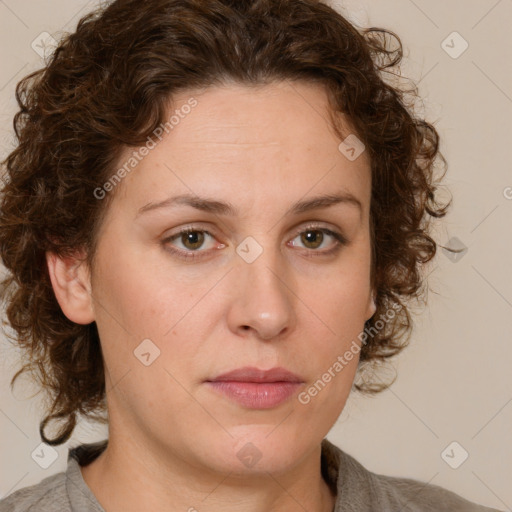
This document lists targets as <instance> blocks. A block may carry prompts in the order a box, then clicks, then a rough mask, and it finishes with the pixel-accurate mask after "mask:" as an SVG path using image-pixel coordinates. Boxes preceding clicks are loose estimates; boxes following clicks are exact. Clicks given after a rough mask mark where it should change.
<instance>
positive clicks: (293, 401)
mask: <svg viewBox="0 0 512 512" xmlns="http://www.w3.org/2000/svg"><path fill="white" fill-rule="evenodd" d="M174 100H175V101H174V103H173V107H172V112H171V114H172V113H174V110H176V109H177V110H178V111H179V114H180V115H178V116H177V117H175V118H173V120H172V130H171V129H169V130H168V133H165V132H164V134H165V137H164V136H162V137H161V139H162V140H161V141H160V140H159V138H157V137H153V140H154V141H155V142H157V143H156V144H155V145H153V144H150V146H151V148H152V149H150V150H149V151H148V152H147V154H146V155H145V156H143V157H141V152H140V151H139V153H138V155H139V157H140V162H139V163H138V164H137V166H136V167H135V168H134V169H133V170H131V171H130V172H129V173H126V176H124V177H123V180H122V182H121V183H119V184H118V185H117V189H116V193H115V197H114V198H113V202H112V204H111V206H110V207H109V210H108V212H107V216H106V219H105V221H104V223H103V225H102V229H101V230H100V233H99V243H98V249H97V253H96V264H95V266H94V268H93V271H92V276H91V290H92V296H93V297H94V301H93V303H92V308H93V310H94V320H95V321H96V323H97V326H98V330H99V334H100V339H101V345H102V350H103V354H104V359H105V363H106V367H107V375H106V382H107V401H108V407H109V417H110V430H111V433H113V432H119V433H122V434H123V435H125V436H130V438H132V439H135V440H137V442H140V443H143V444H144V445H145V446H148V447H149V449H150V450H152V452H153V453H154V454H157V456H158V457H165V456H167V455H169V454H173V456H175V457H179V458H180V459H181V460H184V461H187V462H189V463H190V464H191V465H193V466H197V467H202V468H210V469H211V470H215V471H221V472H228V471H235V472H240V473H243V472H257V471H262V472H263V471H277V472H278V471H284V470H286V469H287V468H291V467H292V466H293V465H294V464H296V462H297V461H298V460H300V459H301V458H302V457H304V456H305V455H306V454H308V453H311V452H312V450H314V449H315V448H317V447H318V445H319V444H320V442H321V440H322V439H323V438H324V437H325V435H326V434H327V432H328V431H329V430H330V428H331V427H332V425H333V424H334V423H335V421H336V419H337V418H338V416H339V414H340V413H341V411H342V409H343V406H344V404H345V401H346V399H347V396H348V394H349V392H350V389H351V385H352V381H353V378H354V375H355V371H356V368H357V361H358V358H357V355H356V356H354V357H353V359H352V360H351V361H347V362H346V364H344V365H343V368H342V370H339V366H338V367H337V368H338V371H336V370H333V367H334V365H335V363H336V362H337V361H339V360H338V356H342V355H343V354H344V353H345V351H347V350H348V349H349V348H350V347H351V346H353V344H354V340H356V341H357V336H358V334H359V333H360V332H361V331H362V330H363V328H364V323H365V321H366V320H367V319H368V318H370V317H371V316H372V314H373V313H374V311H375V310H374V307H373V302H372V298H371V289H370V254H371V246H370V231H369V207H370V190H371V181H370V180H371V177H370V167H369V162H368V160H367V158H366V155H365V154H364V153H363V154H362V155H361V156H360V157H359V158H357V159H355V160H353V159H349V158H347V157H346V156H345V154H344V153H343V152H341V151H340V150H339V149H338V146H339V144H340V142H341V141H340V140H339V139H338V138H337V137H336V135H335V134H334V132H333V130H332V128H331V126H330V124H329V121H328V114H327V112H328V111H327V108H328V107H327V96H326V92H325V90H324V89H323V88H322V87H321V86H320V85H315V84H309V83H295V84H294V85H293V86H291V85H289V84H287V83H285V82H282V83H274V84H272V85H265V86H261V87H257V88H254V87H253V88H251V87H247V86H241V85H227V86H223V87H215V88H213V87H212V88H208V89H205V90H202V91H195V92H187V93H181V94H179V95H177V96H176V97H175V98H174ZM187 104H188V105H191V108H190V109H189V108H187V107H183V106H184V105H187ZM171 114H170V115H171ZM345 126H346V127H347V128H346V132H347V133H351V132H350V129H349V128H348V125H345ZM153 146H154V147H153ZM133 151H134V150H133V149H131V150H130V151H127V152H126V155H125V158H124V159H122V160H121V161H120V162H119V168H121V167H122V166H123V165H124V164H125V163H126V162H128V160H129V158H130V157H132V156H133ZM143 152H144V153H145V151H143ZM127 168H128V167H127ZM183 195H188V196H190V198H191V200H190V199H189V200H187V199H181V200H179V201H173V200H172V198H174V197H176V196H183ZM325 195H330V196H340V197H341V198H344V199H342V200H337V201H334V202H332V201H331V202H329V204H328V205H327V204H326V203H325V202H324V204H322V203H321V202H320V203H317V204H316V207H315V208H311V206H315V205H311V204H310V208H306V207H304V205H303V207H302V208H297V207H296V205H297V203H308V202H309V201H311V200H312V199H313V198H317V197H318V196H325ZM347 198H348V199H347ZM200 199H201V200H200ZM212 201H213V202H212ZM358 203H359V204H358ZM184 229H187V230H189V232H188V233H184V234H180V231H182V230H184ZM143 340H146V341H143ZM141 343H142V345H141ZM247 367H252V368H253V369H254V368H255V369H258V370H268V369H273V368H276V367H278V368H281V369H285V370H287V371H288V372H290V373H292V374H293V375H294V377H290V375H283V374H280V375H278V374H277V373H276V374H266V375H265V374H263V373H261V374H259V377H260V380H267V382H266V383H262V382H259V383H255V382H254V381H255V380H258V379H257V377H258V374H255V375H252V374H245V376H244V374H243V372H242V374H240V375H238V377H233V378H231V380H230V378H227V379H226V380H224V381H222V383H221V382H220V381H218V380H216V379H217V378H218V377H219V376H221V375H222V374H225V373H226V372H230V371H232V370H237V369H240V368H247ZM329 369H331V373H330V375H331V378H330V379H328V378H327V377H323V376H324V375H325V374H326V372H329ZM261 377H263V379H261ZM287 378H289V379H291V381H286V382H281V383H276V381H280V380H283V379H285V380H286V379H287ZM233 379H238V380H239V381H240V380H241V381H244V382H233ZM272 379H273V380H272ZM319 379H321V380H322V382H323V385H318V384H317V388H316V389H317V391H316V393H314V392H313V393H308V394H307V396H306V395H305V392H307V390H308V389H310V388H311V386H314V384H315V383H318V380H319ZM249 381H252V384H251V383H249ZM272 382H273V383H272ZM300 397H302V399H300ZM308 397H309V399H308ZM248 443H252V445H248ZM240 450H242V451H240ZM244 450H245V451H244ZM247 454H248V455H249V457H250V456H251V455H252V456H254V457H256V458H259V461H258V462H257V464H256V465H253V466H252V467H251V466H250V464H248V463H247V459H244V457H243V455H247ZM244 461H245V462H244Z"/></svg>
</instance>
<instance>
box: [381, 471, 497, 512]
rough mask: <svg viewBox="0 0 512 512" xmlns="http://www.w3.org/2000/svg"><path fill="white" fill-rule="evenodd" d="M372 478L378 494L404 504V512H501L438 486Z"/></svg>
mask: <svg viewBox="0 0 512 512" xmlns="http://www.w3.org/2000/svg"><path fill="white" fill-rule="evenodd" d="M371 476H372V478H373V480H374V482H375V486H376V489H378V492H379V493H382V494H383V495H384V496H386V498H389V499H390V500H393V501H396V502H397V503H400V504H402V506H403V507H404V508H403V510H404V512H405V511H408V512H409V511H410V512H420V511H421V512H439V511H443V510H445V511H450V512H499V511H498V510H497V509H493V508H488V507H484V506H483V505H479V504H477V503H473V502H470V501H468V500H466V499H465V498H463V497H462V496H459V495H458V494H456V493H454V492H452V491H449V490H448V489H445V488H443V487H440V486H438V485H434V484H428V483H425V482H420V481H419V480H413V479H410V478H398V477H391V476H387V475H379V474H375V473H372V474H371Z"/></svg>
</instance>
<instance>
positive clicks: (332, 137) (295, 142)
mask: <svg viewBox="0 0 512 512" xmlns="http://www.w3.org/2000/svg"><path fill="white" fill-rule="evenodd" d="M191 105H192V106H191ZM328 109H329V106H328V102H327V94H326V90H325V89H324V86H322V85H321V84H316V83H307V82H288V81H284V82H277V83H272V84H267V85H262V86H261V85H259V86H245V85H240V84H229V85H223V86H219V87H217V86H216V87H210V88H207V89H203V90H189V91H182V92H180V93H179V94H176V95H175V96H174V97H173V99H172V103H171V106H170V108H169V112H168V118H167V120H168V126H167V128H168V129H167V130H166V131H165V132H164V133H163V135H162V136H161V140H159V139H157V138H156V137H154V139H155V141H156V142H157V144H156V146H155V147H154V149H152V150H151V151H149V153H148V154H147V156H145V157H144V158H143V159H141V161H140V162H139V163H137V165H136V167H135V169H134V170H133V172H130V174H129V176H127V178H126V179H125V180H123V181H124V183H123V187H124V188H125V189H126V190H125V191H124V194H123V195H124V196H125V198H127V199H129V200H130V202H131V203H132V206H133V207H134V208H135V207H137V208H139V207H140V206H141V204H139V203H140V202H141V201H144V200H146V202H147V201H158V200H162V199H165V197H168V196H169V195H171V194H172V195H176V194H178V193H189V194H190V193H192V194H198V195H204V196H209V197H212V196H217V197H219V198H220V197H221V196H223V197H227V196H230V197H231V198H232V194H233V192H236V194H237V196H238V197H239V198H240V202H241V203H242V204H243V203H244V201H245V204H251V203H252V204H253V203H254V202H255V200H256V195H259V196H262V198H261V201H264V200H265V197H266V198H267V200H271V199H272V197H275V198H277V197H288V196H290V199H292V200H297V199H298V198H299V197H300V196H304V195H305V194H307V192H308V190H312V189H315V192H337V191H339V190H340V189H341V188H343V189H344V190H348V191H350V192H352V193H353V194H355V195H357V194H358V195H359V197H360V199H361V202H365V199H367V198H366V197H365V196H367V195H368V190H369V177H370V176H369V167H368V161H367V159H366V155H365V154H364V153H363V154H362V155H361V156H360V158H358V159H357V160H355V161H350V160H349V159H347V158H346V156H345V155H344V154H343V153H342V152H340V150H339V144H340V142H341V141H340V139H339V138H338V136H337V135H336V133H335V132H334V129H333V127H332V125H331V120H330V117H329V110H328ZM340 120H341V122H342V123H343V129H344V131H345V132H346V133H347V134H350V133H351V128H350V125H349V123H348V122H347V121H346V120H345V119H343V118H342V117H340ZM131 151H133V148H132V149H131V150H130V151H127V152H126V154H125V155H124V160H125V161H126V159H127V158H128V157H129V155H130V152H131ZM230 194H231V195H230ZM155 196H158V197H155ZM292 196H293V197H292ZM231 202H233V201H231Z"/></svg>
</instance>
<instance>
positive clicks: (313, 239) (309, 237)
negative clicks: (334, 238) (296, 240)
mask: <svg viewBox="0 0 512 512" xmlns="http://www.w3.org/2000/svg"><path fill="white" fill-rule="evenodd" d="M323 240H324V234H323V232H322V231H320V230H318V229H315V230H311V229H310V230H308V231H304V232H303V233H302V234H301V241H302V242H303V243H304V245H305V246H306V247H307V248H308V249H318V247H319V246H320V245H322V242H323Z"/></svg>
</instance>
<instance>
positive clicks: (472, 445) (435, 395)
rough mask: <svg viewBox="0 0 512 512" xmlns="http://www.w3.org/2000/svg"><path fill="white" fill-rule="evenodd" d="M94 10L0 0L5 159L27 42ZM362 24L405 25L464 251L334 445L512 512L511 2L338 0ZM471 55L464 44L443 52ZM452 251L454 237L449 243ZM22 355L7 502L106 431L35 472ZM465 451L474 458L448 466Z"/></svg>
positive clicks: (25, 69) (3, 414)
mask: <svg viewBox="0 0 512 512" xmlns="http://www.w3.org/2000/svg"><path fill="white" fill-rule="evenodd" d="M95 4H97V2H95V1H92V2H85V1H83V0H52V1H50V0H38V1H35V0H16V1H15V0H0V43H1V44H0V62H1V67H0V151H1V153H2V156H4V155H5V154H6V152H7V151H8V148H9V145H10V143H11V138H12V134H11V131H10V130H11V122H12V116H13V114H14V113H15V110H16V105H15V100H14V93H13V91H14V87H15V85H16V83H17V81H18V80H20V79H21V78H22V77H23V76H24V75H26V74H27V73H29V72H30V71H32V70H34V69H36V68H38V67H40V66H41V65H42V59H41V57H40V56H39V55H38V54H37V53H36V51H34V50H33V49H32V47H31V43H32V42H33V41H34V40H35V39H37V38H38V36H39V34H41V33H42V32H48V33H50V34H52V35H53V36H55V37H58V36H59V33H60V32H61V31H67V30H73V29H74V27H75V26H76V23H77V21H78V19H79V18H80V17H81V16H82V15H83V14H85V13H86V12H87V11H89V10H90V9H91V8H92V7H93V6H94V5H95ZM332 4H333V5H334V6H338V7H340V6H342V7H340V8H341V9H342V11H343V9H346V11H344V12H345V14H348V15H349V17H351V18H352V20H353V21H355V22H357V23H359V24H361V25H374V26H383V27H386V28H389V29H392V30H394V31H396V32H397V33H398V34H399V35H400V37H401V38H402V41H403V43H404V46H405V48H406V56H407V59H406V60H407V62H406V65H405V66H404V68H403V69H404V74H405V75H407V76H409V77H410V78H413V79H416V80H420V93H421V94H422V96H423V98H424V109H425V112H426V115H427V118H428V119H429V120H430V121H433V122H435V125H436V127H437V128H438V130H439V132H440V134H441V137H442V139H443V145H442V150H443V152H444V154H445V156H446V157H447V159H448V161H449V171H448V174H447V179H446V181H445V184H446V185H447V186H448V187H449V188H450V190H451V193H452V195H453V197H454V206H453V208H452V210H451V213H450V214H449V216H448V217H447V218H446V219H445V220H444V221H443V222H442V224H441V225H440V228H439V229H438V231H437V239H438V241H439V242H440V243H442V244H447V243H448V241H449V240H450V239H452V237H456V238H457V239H459V240H460V241H461V242H462V243H463V244H464V245H465V246H466V247H467V249H468V250H467V253H465V254H464V256H463V257H462V258H461V259H460V260H459V261H458V262H453V261H451V260H450V259H449V258H448V257H447V256H446V255H445V254H444V253H443V251H442V250H440V251H439V253H438V255H437V256H436V259H435V261H434V262H433V265H432V266H431V269H432V272H431V274H430V277H429V282H430V286H431V289H432V291H431V292H430V294H429V307H428V309H427V310H425V311H424V313H423V314H421V315H420V316H418V317H416V331H415V333H414V335H413V338H412V340H411V345H410V347H409V348H408V349H407V350H406V351H405V352H404V353H403V354H402V355H401V356H400V358H399V359H398V360H396V361H395V363H394V366H395V368H396V369H397V372H398V380H397V381H396V383H395V384H394V385H393V387H392V388H391V389H390V390H388V391H386V392H384V393H382V394H381V395H379V396H376V397H374V398H362V397H360V396H355V395H353V396H352V397H351V398H350V399H349V402H348V404H347V406H346V408H345V410H344V412H343V414H342V415H341V417H340V419H339V421H338V422H337V424H336V425H335V426H334V428H333V429H332V431H331V433H330V435H329V438H330V439H331V440H332V441H333V442H334V443H336V444H338V445H339V446H340V447H342V448H343V449H344V450H345V451H347V452H348V453H350V454H352V455H354V456H355V457H356V458H357V459H358V460H359V461H360V462H362V463H363V464H364V465H365V466H366V467H367V468H368V469H370V470H372V471H375V472H378V473H385V474H389V475H397V476H407V477H411V478H417V479H420V480H422V481H425V482H430V483H433V484H437V485H441V486H443V487H446V488H448V489H451V490H453V491H455V492H457V493H459V494H461V495H463V496H464V497H466V498H467V499H470V500H472V501H476V502H479V503H482V504H485V505H487V506H492V507H496V508H498V509H500V510H512V488H511V486H510V482H511V481H512V441H511V439H512V436H511V426H512V380H511V377H510V368H511V367H512V336H511V332H512V272H511V270H510V269H511V265H510V262H511V261H512V237H511V233H512V171H511V169H512V168H511V159H510V146H511V143H512V140H511V135H512V129H511V128H512V121H511V119H512V51H511V50H512V45H511V41H510V36H509V35H508V34H509V31H510V20H512V1H511V0H428V1H427V0H414V1H413V0H379V1H372V2H370V0H349V1H343V2H341V1H337V2H332ZM454 31H456V32H458V33H459V34H460V36H461V37H462V38H463V39H464V40H465V41H467V43H468V44H469V47H468V49H467V50H466V51H465V52H464V53H462V54H461V55H460V56H459V57H458V58H453V57H452V56H450V55H448V53H447V52H446V51H445V50H444V49H443V47H442V42H443V41H444V40H445V39H446V38H447V36H449V35H450V34H451V33H452V32H454ZM446 44H448V45H449V46H452V47H453V48H451V49H448V50H449V51H450V52H451V53H452V54H454V52H457V51H458V50H459V49H461V48H462V46H461V45H462V44H464V43H463V40H462V39H460V38H459V36H457V35H455V36H450V38H448V40H447V42H446V43H445V45H446ZM452 243H453V242H452ZM16 357H17V354H16V352H15V350H14V349H13V348H12V347H10V346H9V345H8V344H7V343H6V342H5V341H1V342H0V371H1V373H0V390H1V391H0V393H1V395H0V496H5V495H7V494H9V493H11V492H12V491H14V490H16V489H19V488H21V487H24V486H27V485H30V484H34V483H37V482H39V481H40V480H41V479H42V478H44V477H46V476H49V475H51V474H53V473H56V472H58V471H62V470H63V469H64V468H65V466H66V457H67V448H68V445H72V446H74V445H76V444H78V443H80V442H87V441H92V440H96V439H102V438H104V437H106V431H105V429H104V427H103V428H102V427H94V426H92V425H89V424H86V423H83V424H81V425H80V427H79V428H78V429H77V431H76V434H75V435H74V436H73V438H72V440H71V441H70V442H69V443H68V444H67V445H64V446H61V447H58V448H57V453H58V458H57V459H56V461H55V462H54V463H53V464H52V465H51V466H50V467H49V468H48V469H42V468H40V467H39V466H38V465H37V464H36V463H35V462H34V460H32V458H31V453H32V452H33V451H34V449H35V448H36V447H37V446H38V445H39V443H40V438H39V431H38V424H39V415H40V412H39V409H38V407H39V406H40V401H39V399H37V398H33V399H30V398H27V397H28V396H29V395H30V392H29V390H28V388H27V390H23V389H22V387H21V386H17V388H16V390H15V391H16V392H15V396H13V395H12V394H11V392H10V389H9V385H8V384H9V381H10V379H11V377H12V375H13V374H14V372H15V369H16V368H17V359H16ZM453 441H456V442H457V443H459V445H460V447H456V448H455V449H454V451H453V452H452V451H451V450H448V453H449V455H450V456H451V458H449V459H448V460H450V462H452V464H454V462H457V461H459V460H460V457H461V456H462V454H463V452H462V450H465V451H467V452H468V454H469V457H468V458H467V460H465V462H464V463H462V464H461V465H460V466H459V467H458V468H457V469H452V467H450V466H449V465H448V464H447V463H446V462H445V460H443V458H442V456H441V454H442V452H443V451H444V450H445V448H446V447H447V446H448V445H450V443H452V442H453Z"/></svg>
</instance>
